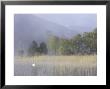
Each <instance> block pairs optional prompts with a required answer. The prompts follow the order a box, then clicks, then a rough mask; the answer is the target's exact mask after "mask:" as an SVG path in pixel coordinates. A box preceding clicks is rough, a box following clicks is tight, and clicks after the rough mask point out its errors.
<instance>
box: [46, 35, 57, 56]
mask: <svg viewBox="0 0 110 89" xmlns="http://www.w3.org/2000/svg"><path fill="white" fill-rule="evenodd" d="M58 48H59V38H58V37H56V36H50V37H49V39H48V49H49V54H52V55H53V54H54V55H56V54H57V52H58V50H57V49H58Z"/></svg>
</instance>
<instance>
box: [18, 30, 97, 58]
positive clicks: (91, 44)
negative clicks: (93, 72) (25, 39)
mask: <svg viewBox="0 0 110 89" xmlns="http://www.w3.org/2000/svg"><path fill="white" fill-rule="evenodd" d="M96 53H97V28H96V29H94V30H93V31H92V32H85V33H83V34H77V35H76V36H74V37H72V38H71V39H65V38H60V37H56V36H54V35H51V36H49V38H48V41H47V43H45V42H41V43H39V44H38V43H37V42H36V41H35V40H33V41H32V43H31V44H30V47H29V48H28V55H29V56H34V55H38V56H39V55H46V54H48V55H93V54H96ZM19 54H20V55H21V56H22V55H23V54H24V50H20V51H19Z"/></svg>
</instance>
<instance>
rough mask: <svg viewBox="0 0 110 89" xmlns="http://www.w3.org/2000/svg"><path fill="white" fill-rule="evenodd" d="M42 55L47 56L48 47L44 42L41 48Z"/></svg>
mask: <svg viewBox="0 0 110 89" xmlns="http://www.w3.org/2000/svg"><path fill="white" fill-rule="evenodd" d="M39 49H40V50H39V51H40V54H46V53H47V46H46V44H45V43H44V42H42V43H40V47H39Z"/></svg>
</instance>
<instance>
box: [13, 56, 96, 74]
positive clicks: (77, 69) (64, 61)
mask: <svg viewBox="0 0 110 89" xmlns="http://www.w3.org/2000/svg"><path fill="white" fill-rule="evenodd" d="M32 64H35V66H32ZM14 73H15V76H96V75H97V58H96V55H86V56H33V57H15V66H14Z"/></svg>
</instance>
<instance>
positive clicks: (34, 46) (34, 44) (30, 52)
mask: <svg viewBox="0 0 110 89" xmlns="http://www.w3.org/2000/svg"><path fill="white" fill-rule="evenodd" d="M37 53H38V44H37V42H36V41H32V43H31V45H30V47H29V49H28V55H30V56H34V55H35V54H37Z"/></svg>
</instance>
